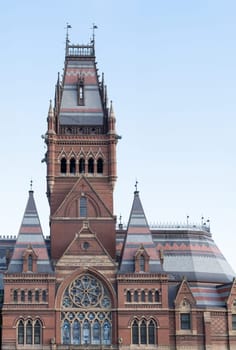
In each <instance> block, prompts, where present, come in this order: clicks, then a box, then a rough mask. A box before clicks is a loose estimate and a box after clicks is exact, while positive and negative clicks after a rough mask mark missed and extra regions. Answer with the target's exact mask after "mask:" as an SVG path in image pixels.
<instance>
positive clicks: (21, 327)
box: [18, 320, 25, 344]
mask: <svg viewBox="0 0 236 350" xmlns="http://www.w3.org/2000/svg"><path fill="white" fill-rule="evenodd" d="M24 334H25V330H24V323H23V321H22V320H21V321H20V322H19V323H18V344H24V342H25V338H24Z"/></svg>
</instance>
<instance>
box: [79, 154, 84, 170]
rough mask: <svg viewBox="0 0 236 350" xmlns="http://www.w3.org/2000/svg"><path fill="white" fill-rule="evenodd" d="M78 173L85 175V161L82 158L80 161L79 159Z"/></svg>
mask: <svg viewBox="0 0 236 350" xmlns="http://www.w3.org/2000/svg"><path fill="white" fill-rule="evenodd" d="M79 173H80V174H84V173H85V159H84V157H80V159H79Z"/></svg>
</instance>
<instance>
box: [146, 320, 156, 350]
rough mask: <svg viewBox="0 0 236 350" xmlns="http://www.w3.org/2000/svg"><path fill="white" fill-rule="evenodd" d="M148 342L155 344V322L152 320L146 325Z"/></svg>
mask: <svg viewBox="0 0 236 350" xmlns="http://www.w3.org/2000/svg"><path fill="white" fill-rule="evenodd" d="M148 344H155V324H154V322H153V320H151V321H150V322H149V325H148Z"/></svg>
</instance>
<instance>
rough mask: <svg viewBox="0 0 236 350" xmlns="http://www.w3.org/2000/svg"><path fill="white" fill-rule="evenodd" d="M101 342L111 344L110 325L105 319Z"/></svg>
mask: <svg viewBox="0 0 236 350" xmlns="http://www.w3.org/2000/svg"><path fill="white" fill-rule="evenodd" d="M103 344H105V345H109V344H111V325H110V322H109V321H107V320H106V321H105V322H104V324H103Z"/></svg>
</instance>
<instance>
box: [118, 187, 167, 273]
mask: <svg viewBox="0 0 236 350" xmlns="http://www.w3.org/2000/svg"><path fill="white" fill-rule="evenodd" d="M140 247H142V248H144V249H145V251H146V253H147V254H148V255H149V271H150V272H162V266H161V263H160V259H159V256H158V253H157V250H156V245H155V244H154V242H153V239H152V234H151V231H150V229H149V226H148V223H147V219H146V216H145V214H144V210H143V207H142V204H141V200H140V197H139V192H138V191H135V192H134V200H133V205H132V209H131V213H130V218H129V223H128V228H127V234H126V238H125V242H124V246H123V252H122V256H121V264H120V273H130V272H134V261H135V260H134V257H135V254H136V253H137V251H138V249H139V248H140Z"/></svg>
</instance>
